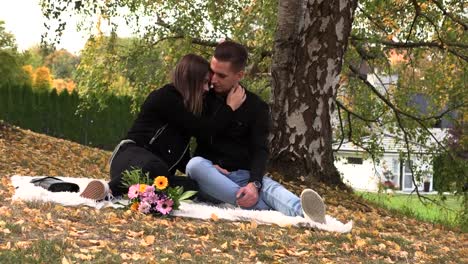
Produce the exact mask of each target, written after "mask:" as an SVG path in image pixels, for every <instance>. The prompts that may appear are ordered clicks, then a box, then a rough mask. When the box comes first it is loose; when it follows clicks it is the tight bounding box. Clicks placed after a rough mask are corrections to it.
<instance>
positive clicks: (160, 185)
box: [153, 176, 169, 190]
mask: <svg viewBox="0 0 468 264" xmlns="http://www.w3.org/2000/svg"><path fill="white" fill-rule="evenodd" d="M168 184H169V181H168V180H167V178H166V177H164V176H158V177H156V179H154V183H153V185H154V186H156V188H157V189H158V190H164V189H166V187H167V185H168Z"/></svg>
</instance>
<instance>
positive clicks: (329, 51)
mask: <svg viewBox="0 0 468 264" xmlns="http://www.w3.org/2000/svg"><path fill="white" fill-rule="evenodd" d="M356 5H357V0H350V1H346V0H341V1H340V0H330V1H325V0H300V1H299V0H280V1H279V6H278V26H277V30H276V36H275V49H274V55H273V63H272V79H273V80H272V87H273V104H272V114H273V115H272V119H273V120H272V121H273V133H272V135H271V138H270V144H271V150H272V151H271V167H272V168H273V169H274V170H277V171H278V172H280V173H282V174H283V175H285V176H287V177H288V178H291V177H292V178H298V177H300V176H307V177H308V178H309V179H311V178H313V179H315V180H319V181H322V182H326V183H330V184H339V185H341V184H342V182H341V179H340V175H339V173H338V171H337V169H336V168H335V165H334V158H333V150H332V127H331V122H330V119H331V115H332V110H333V103H334V98H335V96H336V91H337V88H338V85H339V79H340V72H341V68H342V64H343V56H344V54H345V51H346V48H347V44H348V38H349V35H350V33H351V26H352V22H353V16H354V10H355V9H356Z"/></svg>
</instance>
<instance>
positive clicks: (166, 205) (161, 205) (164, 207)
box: [156, 199, 174, 215]
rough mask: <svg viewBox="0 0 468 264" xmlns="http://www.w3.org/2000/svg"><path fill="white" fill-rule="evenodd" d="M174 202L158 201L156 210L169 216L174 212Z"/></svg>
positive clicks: (168, 200)
mask: <svg viewBox="0 0 468 264" xmlns="http://www.w3.org/2000/svg"><path fill="white" fill-rule="evenodd" d="M173 204H174V202H173V201H172V200H170V199H167V200H166V199H161V200H158V202H157V205H156V210H158V212H160V213H161V214H163V215H166V214H169V213H170V212H171V211H172V205H173Z"/></svg>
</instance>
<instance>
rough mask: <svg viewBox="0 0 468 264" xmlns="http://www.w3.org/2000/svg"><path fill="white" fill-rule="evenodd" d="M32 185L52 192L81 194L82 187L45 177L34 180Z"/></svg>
mask: <svg viewBox="0 0 468 264" xmlns="http://www.w3.org/2000/svg"><path fill="white" fill-rule="evenodd" d="M31 183H33V184H34V185H35V186H40V187H42V188H44V189H46V190H48V191H50V192H79V191H80V187H79V186H78V184H76V183H72V182H65V181H63V180H61V179H59V178H55V177H50V176H48V177H43V178H37V179H32V180H31Z"/></svg>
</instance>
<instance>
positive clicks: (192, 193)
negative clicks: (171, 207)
mask: <svg viewBox="0 0 468 264" xmlns="http://www.w3.org/2000/svg"><path fill="white" fill-rule="evenodd" d="M196 193H197V191H186V192H184V193H183V194H182V195H181V196H180V197H179V201H183V200H187V199H188V198H190V197H192V196H194V195H195V194H196Z"/></svg>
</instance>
